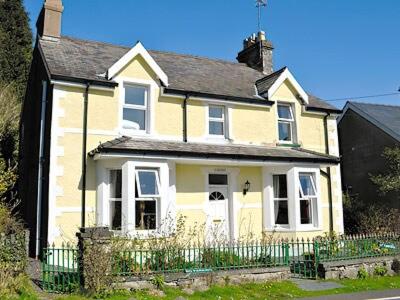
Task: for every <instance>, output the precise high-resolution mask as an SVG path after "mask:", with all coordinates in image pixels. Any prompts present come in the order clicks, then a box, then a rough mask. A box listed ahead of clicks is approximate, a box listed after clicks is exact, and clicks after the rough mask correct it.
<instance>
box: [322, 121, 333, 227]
mask: <svg viewBox="0 0 400 300" xmlns="http://www.w3.org/2000/svg"><path fill="white" fill-rule="evenodd" d="M330 115H331V114H330V113H327V114H326V115H325V116H324V131H325V153H326V154H327V155H330V154H329V133H328V117H329V116H330ZM320 172H321V174H322V175H323V176H324V177H326V179H327V180H328V202H329V231H330V232H331V233H333V195H332V178H331V168H330V167H326V172H325V171H324V170H320Z"/></svg>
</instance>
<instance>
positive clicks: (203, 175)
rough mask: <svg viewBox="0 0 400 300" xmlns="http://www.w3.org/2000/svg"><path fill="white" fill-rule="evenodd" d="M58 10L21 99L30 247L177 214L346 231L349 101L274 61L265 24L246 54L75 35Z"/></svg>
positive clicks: (243, 232)
mask: <svg viewBox="0 0 400 300" xmlns="http://www.w3.org/2000/svg"><path fill="white" fill-rule="evenodd" d="M62 11H63V6H62V3H61V0H47V1H46V2H45V4H44V7H43V10H42V13H41V15H40V17H39V20H38V39H37V42H36V46H35V51H34V58H33V62H32V68H31V74H30V79H29V84H28V89H27V95H26V99H25V102H24V107H23V113H22V122H21V163H20V165H21V174H20V191H21V192H20V193H21V197H22V200H23V213H24V216H25V219H26V222H27V224H28V226H29V228H30V230H31V252H32V254H33V253H35V254H36V255H37V254H38V253H39V250H40V247H42V246H44V245H46V244H47V243H56V244H60V243H61V242H63V241H71V240H73V239H74V238H75V233H76V232H77V231H78V230H79V228H80V227H89V226H106V227H109V228H110V229H111V230H114V231H115V232H116V233H122V234H129V235H139V236H143V237H145V236H146V235H148V234H153V233H157V232H158V231H159V230H160V228H162V226H163V224H165V222H166V220H167V219H171V220H173V221H175V220H176V219H177V218H178V216H180V215H182V216H185V217H186V220H187V226H192V225H194V224H204V226H205V228H206V234H207V232H211V231H213V232H215V231H218V234H219V235H220V236H223V237H225V238H227V239H230V240H236V239H239V238H241V237H245V236H248V235H252V236H255V237H257V236H261V234H262V233H263V232H267V233H272V232H273V233H274V234H276V235H278V236H281V237H311V236H316V235H321V234H323V233H324V232H328V231H332V230H333V231H336V232H340V233H341V232H343V215H342V196H341V176H340V168H339V165H338V164H339V158H338V155H339V151H338V138H337V126H336V117H337V114H339V113H340V111H339V110H338V109H336V108H335V107H332V106H330V105H329V104H327V103H326V102H324V101H322V100H320V99H318V98H316V97H314V96H312V95H310V94H308V93H306V92H305V91H304V89H303V87H302V86H301V85H300V83H299V82H298V81H297V80H296V79H295V77H294V76H293V75H292V73H291V72H290V71H289V69H288V68H287V67H284V68H282V69H280V70H278V71H274V70H273V65H272V54H273V47H272V44H271V43H270V42H269V41H268V40H267V39H266V37H265V34H264V33H263V32H259V33H258V34H257V35H252V36H250V37H249V38H247V39H246V40H245V41H244V43H243V49H242V50H241V51H240V52H239V54H238V57H237V60H238V61H239V62H238V63H236V62H229V61H221V60H215V59H209V58H204V57H197V56H191V55H182V54H175V53H169V52H160V51H150V50H147V49H146V48H145V47H144V46H143V45H142V44H141V43H140V42H138V43H137V44H136V45H135V46H133V47H132V48H126V47H121V46H116V45H110V44H106V43H101V42H93V41H85V40H80V39H76V38H70V37H65V36H62V35H61V29H60V28H61V26H60V24H61V16H62Z"/></svg>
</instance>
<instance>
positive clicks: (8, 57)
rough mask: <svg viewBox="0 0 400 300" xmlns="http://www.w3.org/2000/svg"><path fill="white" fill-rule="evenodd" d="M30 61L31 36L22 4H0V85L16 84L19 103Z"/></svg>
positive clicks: (10, 0) (17, 0) (0, 0)
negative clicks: (3, 83)
mask: <svg viewBox="0 0 400 300" xmlns="http://www.w3.org/2000/svg"><path fill="white" fill-rule="evenodd" d="M31 57H32V33H31V30H30V28H29V18H28V15H27V13H26V12H25V9H24V7H23V5H22V0H0V82H5V83H13V84H15V88H16V90H15V91H16V93H17V98H18V99H19V101H22V98H23V96H24V93H25V86H26V82H27V78H28V72H29V66H30V62H31Z"/></svg>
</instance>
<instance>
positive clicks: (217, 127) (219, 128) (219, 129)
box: [208, 121, 224, 135]
mask: <svg viewBox="0 0 400 300" xmlns="http://www.w3.org/2000/svg"><path fill="white" fill-rule="evenodd" d="M209 124H210V125H209V127H210V128H209V130H208V133H209V134H212V135H223V134H224V123H222V122H217V121H210V123H209Z"/></svg>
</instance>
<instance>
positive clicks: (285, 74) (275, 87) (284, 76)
mask: <svg viewBox="0 0 400 300" xmlns="http://www.w3.org/2000/svg"><path fill="white" fill-rule="evenodd" d="M286 79H287V80H288V81H289V82H290V83H291V84H292V85H293V87H294V88H295V89H296V90H297V92H298V93H299V95H300V97H301V98H302V99H303V101H304V102H305V103H307V104H308V103H309V99H308V94H307V93H306V92H305V91H304V89H303V88H302V87H301V86H300V84H299V83H298V82H297V80H296V79H295V78H294V76H293V75H292V73H291V72H290V71H289V69H288V68H286V69H285V71H283V72H282V74H281V75H279V77H278V79H277V80H276V81H275V82H274V84H273V85H272V86H271V87H270V88H269V89H268V91H267V94H268V99H271V98H272V96H273V95H274V94H275V93H276V91H277V90H278V89H279V87H280V86H281V85H282V83H283V82H284V81H285V80H286Z"/></svg>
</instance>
